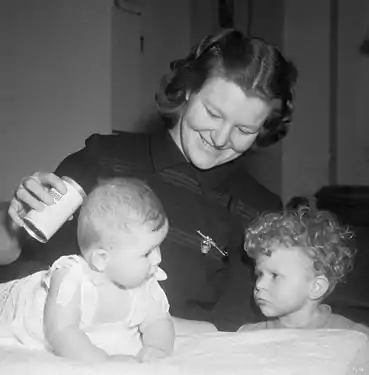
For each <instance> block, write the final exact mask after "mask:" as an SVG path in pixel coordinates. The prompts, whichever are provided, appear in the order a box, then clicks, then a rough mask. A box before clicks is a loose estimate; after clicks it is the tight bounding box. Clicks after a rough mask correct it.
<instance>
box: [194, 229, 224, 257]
mask: <svg viewBox="0 0 369 375" xmlns="http://www.w3.org/2000/svg"><path fill="white" fill-rule="evenodd" d="M196 232H197V234H198V235H199V236H200V237H201V238H202V240H201V252H202V253H203V254H207V253H208V252H209V251H210V250H211V248H212V247H214V248H215V249H216V250H217V251H219V253H220V254H222V256H224V257H226V256H228V253H227V251H226V250H223V249H221V248H220V247H219V246H218V245H217V244H216V242H215V241H214V240H213V239H212V238H211V237H209V236H205V235H204V234H202V233H201V232H200V231H199V230H197V231H196Z"/></svg>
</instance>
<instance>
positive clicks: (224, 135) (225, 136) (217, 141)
mask: <svg viewBox="0 0 369 375" xmlns="http://www.w3.org/2000/svg"><path fill="white" fill-rule="evenodd" d="M231 132H232V125H231V124H227V123H226V122H222V123H221V124H219V125H218V126H217V128H216V129H213V131H212V132H211V134H210V137H211V140H212V142H213V145H214V147H216V148H223V147H225V146H226V145H227V144H228V142H229V138H230V136H231Z"/></svg>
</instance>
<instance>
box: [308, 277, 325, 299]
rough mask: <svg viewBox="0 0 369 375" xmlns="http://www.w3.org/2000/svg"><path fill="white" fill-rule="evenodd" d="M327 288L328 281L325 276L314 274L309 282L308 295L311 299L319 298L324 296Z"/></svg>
mask: <svg viewBox="0 0 369 375" xmlns="http://www.w3.org/2000/svg"><path fill="white" fill-rule="evenodd" d="M328 288H329V281H328V279H327V278H326V276H323V275H320V276H316V277H315V278H314V280H313V282H312V284H311V288H310V293H309V296H310V298H311V299H313V300H317V299H320V298H322V297H323V296H324V294H325V293H326V292H327V290H328Z"/></svg>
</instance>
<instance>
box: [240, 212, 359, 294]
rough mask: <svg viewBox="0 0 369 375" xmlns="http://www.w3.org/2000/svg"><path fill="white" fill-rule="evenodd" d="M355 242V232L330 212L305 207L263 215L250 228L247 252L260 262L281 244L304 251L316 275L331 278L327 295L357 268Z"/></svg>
mask: <svg viewBox="0 0 369 375" xmlns="http://www.w3.org/2000/svg"><path fill="white" fill-rule="evenodd" d="M353 239H354V233H353V232H352V231H351V230H350V229H349V228H348V227H347V226H343V225H340V223H339V222H338V220H337V218H336V217H335V216H334V215H333V214H331V213H330V212H328V211H318V210H314V209H311V208H309V207H305V206H303V207H300V208H299V209H297V210H285V211H283V212H281V213H269V214H264V215H261V216H260V217H259V218H258V219H257V220H256V221H255V222H254V223H253V224H252V225H251V226H250V227H249V228H247V229H246V232H245V241H244V249H245V251H246V252H247V254H248V255H249V256H250V257H251V258H253V259H256V258H257V257H258V256H260V255H267V256H270V255H271V252H272V251H273V248H274V246H275V245H278V244H281V245H284V246H286V247H299V248H301V250H302V251H304V252H305V253H306V254H307V255H308V256H309V257H310V258H311V260H312V262H313V267H314V271H315V272H316V274H317V275H324V276H326V277H327V279H328V281H329V284H330V287H329V289H328V291H327V293H326V296H327V295H328V294H329V293H331V292H332V291H333V289H334V288H335V286H336V285H337V283H338V282H341V281H344V279H345V277H346V275H347V273H348V272H349V271H350V270H351V269H352V267H353V261H354V257H355V254H356V248H355V246H354V243H353V242H354V241H353Z"/></svg>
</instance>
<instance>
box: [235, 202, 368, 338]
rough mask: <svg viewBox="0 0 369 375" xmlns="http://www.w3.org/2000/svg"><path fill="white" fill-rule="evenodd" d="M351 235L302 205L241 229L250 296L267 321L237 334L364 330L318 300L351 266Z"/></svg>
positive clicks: (327, 216)
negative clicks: (251, 267) (252, 278)
mask: <svg viewBox="0 0 369 375" xmlns="http://www.w3.org/2000/svg"><path fill="white" fill-rule="evenodd" d="M352 237H353V233H352V232H350V230H349V229H348V228H346V227H343V226H340V225H339V223H338V222H337V220H336V219H335V218H334V217H333V216H332V215H331V214H330V213H328V212H325V211H316V210H314V209H311V208H308V207H300V208H298V209H297V210H291V211H285V212H282V213H274V214H266V215H264V216H262V217H261V218H260V219H259V220H258V221H257V222H256V223H254V224H253V225H252V226H251V227H250V228H248V229H247V232H246V235H245V242H244V247H245V250H246V252H247V254H248V255H249V256H250V257H252V258H253V259H254V260H255V273H256V277H257V279H256V283H255V287H254V298H255V301H256V303H257V305H258V306H259V307H260V309H261V311H262V313H263V314H264V315H265V316H266V317H267V318H268V320H266V321H263V322H260V323H256V324H246V325H244V326H242V327H241V328H240V329H239V331H249V330H257V329H274V328H313V329H314V328H342V329H351V330H358V331H361V332H364V333H366V334H368V335H369V328H368V327H366V326H364V325H362V324H357V323H354V322H353V321H351V320H349V319H347V318H345V317H343V316H340V315H337V314H333V313H332V312H331V309H330V306H328V305H327V304H324V303H323V301H324V299H325V298H326V297H327V296H328V295H329V294H330V293H331V292H332V291H333V290H334V288H335V286H336V285H337V283H339V282H341V281H343V280H344V278H345V276H346V274H347V272H348V271H349V270H350V269H351V268H352V265H353V259H354V255H355V249H354V248H352V247H351V246H350V241H351V240H352Z"/></svg>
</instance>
